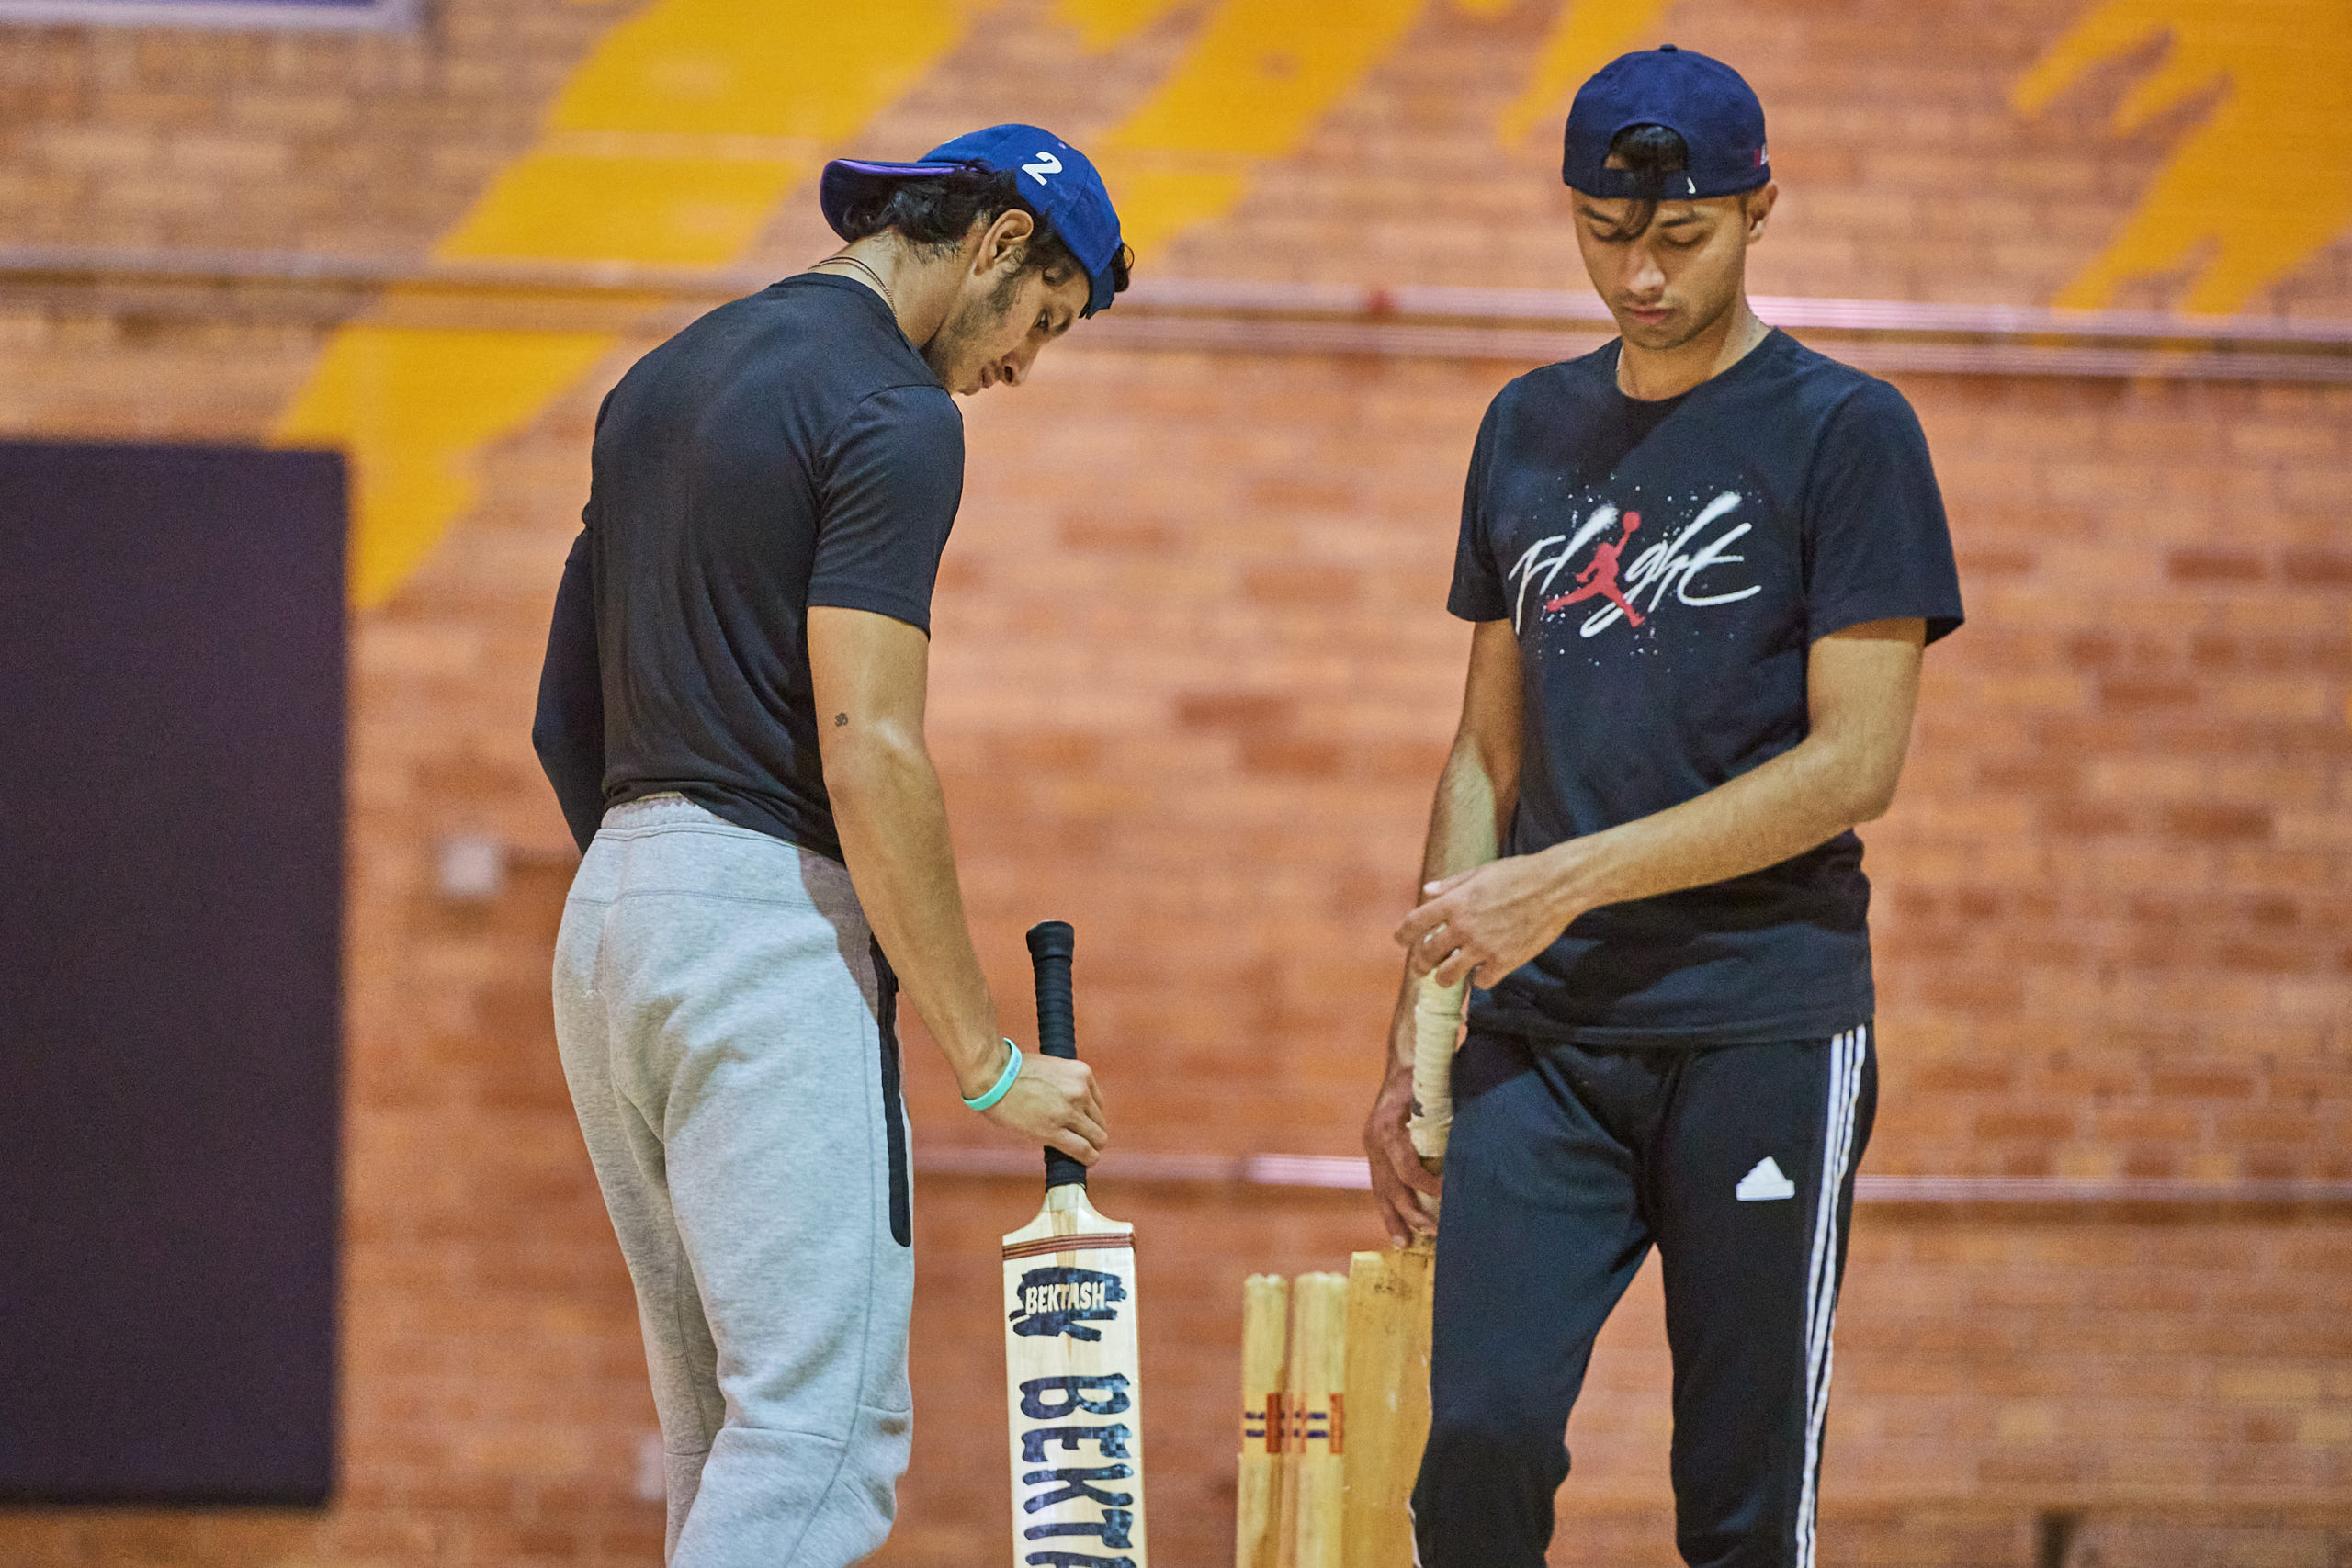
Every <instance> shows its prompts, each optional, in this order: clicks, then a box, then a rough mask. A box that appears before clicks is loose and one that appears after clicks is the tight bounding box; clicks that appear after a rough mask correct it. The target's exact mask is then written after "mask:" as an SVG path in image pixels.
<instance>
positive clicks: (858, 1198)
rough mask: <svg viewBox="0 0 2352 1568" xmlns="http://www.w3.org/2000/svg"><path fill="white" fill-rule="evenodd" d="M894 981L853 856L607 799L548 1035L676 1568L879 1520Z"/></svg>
mask: <svg viewBox="0 0 2352 1568" xmlns="http://www.w3.org/2000/svg"><path fill="white" fill-rule="evenodd" d="M896 1000H897V987H896V984H895V982H894V981H893V979H892V977H891V976H890V974H889V969H888V964H884V963H883V962H882V961H881V957H880V953H879V951H878V950H877V949H876V946H875V944H874V940H873V936H872V934H871V932H870V931H868V929H867V927H866V923H865V915H864V914H863V913H862V912H861V911H860V910H859V908H858V905H857V898H856V896H855V894H854V892H853V891H852V889H851V886H850V880H849V873H848V872H847V871H845V870H843V869H842V866H841V865H840V864H839V863H836V862H833V861H830V860H827V859H825V858H824V857H823V856H822V855H819V854H815V853H811V852H808V851H805V850H801V849H797V848H795V847H794V846H793V845H790V844H787V843H785V842H783V841H781V840H776V839H772V838H769V837H768V836H766V835H765V834H763V833H754V832H752V831H749V830H747V829H741V828H737V827H735V826H733V825H732V824H730V823H728V822H725V821H722V820H720V819H719V818H717V817H715V816H713V815H711V814H710V813H709V812H707V811H705V810H703V809H702V808H701V807H698V806H695V805H694V804H692V803H690V802H688V801H686V800H684V798H682V797H680V796H678V795H655V796H652V797H650V799H646V800H641V801H635V802H632V803H630V804H628V805H627V806H620V807H614V808H613V809H612V810H611V811H609V812H607V813H606V814H605V821H604V827H603V829H602V830H601V831H599V832H598V833H597V835H596V839H595V841H594V843H593V844H592V845H591V846H590V847H589V850H588V854H587V857H586V858H585V859H584V860H583V861H582V863H581V866H580V872H579V874H578V876H577V877H576V878H575V879H574V880H573V882H572V886H571V897H570V898H569V899H568V900H567V901H566V903H565V905H564V912H563V929H562V932H561V934H560V936H558V938H557V939H556V956H555V1021H556V1041H557V1044H558V1046H559V1048H560V1051H561V1053H562V1055H563V1071H564V1077H565V1078H566V1079H567V1080H568V1081H569V1083H570V1084H571V1101H572V1104H573V1106H574V1107H575V1108H576V1109H577V1110H578V1111H579V1113H580V1130H581V1132H582V1134H583V1135H584V1136H585V1137H586V1139H587V1142H588V1155H589V1158H590V1159H591V1161H593V1162H594V1166H595V1168H596V1179H597V1181H598V1183H599V1184H600V1185H601V1186H602V1187H603V1189H604V1193H605V1206H606V1207H607V1208H608V1209H609V1210H610V1211H611V1213H612V1217H613V1230H614V1232H615V1234H616V1235H618V1236H619V1238H620V1244H621V1252H622V1254H623V1256H624V1257H626V1258H627V1259H628V1271H629V1278H630V1279H631V1280H634V1281H635V1282H636V1285H637V1305H638V1314H639V1320H640V1322H641V1324H642V1326H643V1328H644V1332H645V1359H646V1363H647V1366H648V1368H649V1370H650V1372H651V1375H652V1381H653V1403H654V1407H655V1409H656V1410H657V1411H658V1412H659V1414H660V1416H661V1419H662V1447H663V1449H664V1450H665V1451H666V1453H667V1456H668V1482H669V1503H670V1522H669V1547H668V1555H669V1561H670V1562H672V1563H673V1564H674V1565H675V1568H835V1565H838V1564H846V1563H850V1562H856V1561H857V1560H858V1559H860V1558H862V1557H864V1556H865V1555H866V1554H867V1553H868V1552H870V1551H873V1550H874V1549H875V1548H876V1546H878V1545H880V1544H881V1541H882V1539H883V1537H884V1536H886V1535H887V1534H888V1533H889V1529H890V1519H891V1516H892V1513H893V1510H894V1508H895V1506H896V1497H895V1487H896V1484H897V1482H898V1478H899V1475H900V1474H901V1473H902V1472H904V1471H905V1469H906V1465H907V1444H908V1434H909V1427H910V1420H911V1415H912V1402H911V1399H910V1394H909V1391H908V1387H907V1317H908V1313H909V1311H910V1308H911V1306H912V1304H913V1296H914V1260H913V1254H912V1252H911V1251H910V1246H909V1241H910V1238H909V1234H908V1232H909V1213H908V1201H909V1199H908V1185H907V1163H906V1147H907V1145H906V1121H905V1116H904V1113H903V1111H902V1110H901V1108H900V1105H899V1048H898V1040H897V1034H896V1030H895V1028H894V1027H893V1025H894V1023H895V1020H894V1017H893V1013H894V1011H895V1008H896Z"/></svg>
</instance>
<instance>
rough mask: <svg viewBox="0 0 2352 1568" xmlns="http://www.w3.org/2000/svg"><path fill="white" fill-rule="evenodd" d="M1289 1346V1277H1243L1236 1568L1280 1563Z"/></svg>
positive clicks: (1274, 1567) (1276, 1566)
mask: <svg viewBox="0 0 2352 1568" xmlns="http://www.w3.org/2000/svg"><path fill="white" fill-rule="evenodd" d="M1289 1346H1290V1281H1289V1280H1285V1279H1283V1277H1282V1276H1281V1275H1279V1274H1252V1275H1250V1278H1248V1279H1247V1280H1243V1281H1242V1282H1241V1459H1240V1473H1239V1475H1238V1478H1237V1479H1238V1487H1237V1489H1236V1492H1235V1495H1234V1508H1233V1562H1234V1568H1281V1564H1282V1544H1283V1543H1282V1497H1283V1484H1282V1460H1283V1423H1284V1421H1285V1420H1286V1419H1287V1415H1286V1413H1285V1412H1284V1410H1283V1369H1284V1365H1285V1363H1286V1361H1287V1359H1288V1351H1289Z"/></svg>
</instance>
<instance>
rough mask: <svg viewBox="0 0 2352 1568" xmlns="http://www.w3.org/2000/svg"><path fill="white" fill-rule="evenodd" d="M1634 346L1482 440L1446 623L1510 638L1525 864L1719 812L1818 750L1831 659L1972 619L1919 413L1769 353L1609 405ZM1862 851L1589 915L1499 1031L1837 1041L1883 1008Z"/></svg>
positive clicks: (1517, 408)
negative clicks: (1815, 713)
mask: <svg viewBox="0 0 2352 1568" xmlns="http://www.w3.org/2000/svg"><path fill="white" fill-rule="evenodd" d="M1617 347H1618V345H1617V344H1613V343H1612V344H1609V345H1608V346H1606V347H1604V348H1602V349H1600V351H1598V352H1597V353H1594V354H1590V355H1586V356H1585V357H1584V358H1582V359H1577V360H1573V361H1570V362H1569V363H1567V364H1565V365H1553V366H1547V367H1544V369H1541V370H1537V371H1534V372H1532V374H1530V375H1526V376H1522V377H1521V378H1519V379H1518V380H1516V381H1513V382H1512V383H1511V384H1510V386H1508V387H1506V388H1504V389H1503V390H1502V392H1501V394H1500V395H1499V396H1498V397H1497V398H1496V399H1495V400H1494V403H1493V404H1492V406H1490V407H1489V408H1488V409H1487V418H1486V422H1485V423H1483V424H1482V425H1481V426H1480V427H1479V430H1478V444H1477V447H1476V452H1475V453H1474V455H1473V456H1472V457H1471V461H1470V479H1469V483H1468V486H1467V487H1466V490H1465V492H1464V497H1463V505H1462V538H1461V544H1460V546H1459V547H1458V549H1457V551H1456V554H1455V557H1454V569H1453V593H1452V595H1451V597H1450V598H1449V600H1448V602H1447V603H1448V607H1449V608H1450V609H1451V610H1452V611H1453V614H1455V615H1459V616H1461V617H1462V618H1464V620H1470V621H1500V620H1507V621H1509V622H1510V623H1511V625H1512V627H1513V628H1514V630H1515V631H1516V633H1517V635H1518V639H1519V648H1520V669H1521V682H1522V689H1523V692H1524V698H1525V700H1524V710H1523V711H1524V715H1525V716H1524V719H1523V722H1522V732H1521V761H1520V778H1519V805H1518V809H1517V811H1516V812H1515V813H1514V815H1513V817H1512V818H1511V822H1510V833H1509V841H1508V843H1507V845H1506V846H1505V852H1506V853H1510V854H1525V853H1529V852H1533V851H1537V850H1542V849H1545V848H1548V847H1549V846H1551V845H1553V844H1556V843H1560V842H1562V841H1563V840H1567V839H1572V838H1577V837H1579V836H1581V835H1584V834H1588V833H1595V832H1599V831H1600V830H1602V829H1607V828H1613V827H1616V826H1618V825H1619V824H1621V823H1624V822H1630V821H1633V820H1634V819H1635V818H1642V817H1646V816H1649V815H1650V814H1652V813H1654V812H1657V811H1661V810H1664V809H1665V808H1666V807H1670V806H1674V805H1677V804H1679V803H1680V802H1682V801H1685V800H1689V799H1691V797H1692V796H1694V795H1702V794H1704V793H1705V792H1706V791H1708V790H1710V789H1713V788H1714V787H1715V786H1716V785H1718V784H1723V783H1724V782H1725V781H1727V780H1729V779H1732V778H1734V777H1736V776H1737V775H1739V774H1741V773H1746V772H1747V771H1748V770H1749V769H1751V768H1754V767H1757V766H1758V765H1759V764H1761V763H1763V762H1765V761H1770V759H1771V758H1773V757H1776V756H1779V755H1780V754H1781V752H1783V751H1786V750H1790V749H1791V748H1792V747H1793V746H1795V745H1796V744H1797V743H1798V742H1799V741H1801V740H1803V739H1804V737H1805V734H1806V728H1807V718H1806V708H1805V661H1806V657H1807V654H1808V651H1809V650H1810V649H1811V647H1812V645H1813V643H1814V641H1815V639H1816V638H1818V637H1826V636H1827V635H1828V634H1829V633H1831V632H1835V631H1838V630H1840V629H1842V628H1844V627H1847V626H1855V625H1858V624H1860V623H1861V622H1864V621H1874V620H1886V619H1894V618H1897V617H1911V616H1918V617H1922V618H1924V619H1925V620H1926V622H1927V628H1928V633H1927V635H1928V640H1929V641H1933V640H1935V639H1936V638H1938V637H1942V636H1944V635H1945V634H1946V633H1948V632H1950V631H1951V630H1952V629H1953V628H1954V627H1956V626H1959V625H1960V622H1961V606H1960V583H1959V577H1958V574H1957V572H1956V571H1955V570H1953V566H1952V553H1951V536H1950V534H1949V532H1948V531H1947V529H1946V526H1945V523H1944V511H1943V502H1942V500H1941V498H1940V496H1939V494H1938V492H1937V489H1936V479H1935V473H1934V470H1933V468H1931V467H1930V466H1929V463H1928V446H1927V440H1926V437H1925V436H1924V435H1923V434H1921V433H1920V430H1919V422H1918V420H1917V418H1916V417H1914V416H1913V414H1912V412H1911V408H1910V405H1909V404H1908V403H1906V402H1905V401H1904V400H1903V396H1902V394H1901V393H1899V392H1897V391H1896V390H1895V389H1894V388H1892V387H1890V386H1888V385H1886V383H1884V382H1883V381H1878V380H1874V379H1872V378H1870V377H1868V376H1865V375H1863V374H1862V373H1860V371H1857V370H1854V369H1851V368H1849V367H1846V366H1843V365H1840V364H1838V363H1837V362H1836V361H1835V360H1832V359H1828V358H1825V357H1824V356H1823V355H1818V354H1815V353H1814V352H1813V351H1812V350H1811V349H1808V348H1806V347H1804V345H1803V344H1799V343H1797V342H1796V341H1795V340H1794V339H1793V338H1791V337H1789V336H1788V335H1787V334H1786V333H1780V332H1774V333H1771V334H1770V336H1769V337H1767V338H1766V339H1765V341H1764V342H1763V343H1762V344H1758V346H1757V347H1756V348H1755V349H1754V350H1753V351H1752V352H1750V353H1749V354H1748V355H1747V357H1745V358H1744V359H1741V360H1740V361H1739V362H1738V363H1737V364H1736V365H1734V366H1733V367H1731V368H1729V369H1728V370H1725V371H1724V372H1723V373H1722V374H1721V375H1719V376H1716V377H1714V378H1711V379H1709V380H1706V381H1702V382H1701V383H1700V384H1699V385H1698V386H1697V387H1695V388H1693V389H1691V390H1690V391H1689V392H1686V393H1684V394H1683V395H1682V396H1680V397H1679V398H1673V399H1668V400H1664V401H1657V402H1643V401H1639V400H1634V399H1632V398H1628V397H1626V396H1625V395H1624V394H1623V392H1621V391H1619V390H1618V389H1617ZM1861 861H1862V846H1861V842H1860V840H1858V839H1856V838H1855V837H1854V835H1853V834H1852V833H1850V832H1849V833H1840V834H1839V835H1838V837H1837V838H1835V839H1833V840H1830V841H1829V842H1827V843H1826V844H1824V845H1822V846H1821V847H1820V848H1818V849H1815V850H1812V851H1810V852H1806V853H1804V854H1801V855H1798V856H1797V857H1795V858H1794V859H1792V860H1789V861H1784V862H1782V863H1781V864H1779V865H1775V866H1770V867H1768V868H1766V869H1765V870H1762V871H1758V872H1755V873H1752V874H1748V875H1746V876H1741V877H1736V878H1734V879H1732V880H1730V881H1728V882H1721V883H1716V884H1713V886H1705V887H1695V888H1690V889H1687V890H1685V891H1683V892H1679V893H1671V894H1667V895H1665V896H1663V897H1656V898H1644V899H1637V900H1634V901H1632V902H1628V903H1622V904H1612V905H1607V906H1604V907H1602V908H1598V909H1594V910H1592V911H1590V912H1589V913H1587V914H1586V915H1584V916H1582V917H1580V918H1579V919H1577V921H1576V922H1575V923H1574V924H1572V925H1570V926H1569V927H1568V929H1567V931H1566V932H1564V933H1563V934H1562V935H1561V937H1560V938H1559V940H1558V941H1556V942H1554V943H1553V944H1552V945H1551V946H1550V947H1549V948H1548V949H1546V950H1545V951H1544V953H1541V954H1539V955H1538V956H1537V957H1536V958H1535V959H1534V960H1533V961H1532V962H1531V963H1529V964H1524V965H1522V966H1521V967H1520V968H1519V969H1516V970H1514V971H1512V972H1511V973H1510V975H1509V976H1504V977H1503V978H1502V979H1501V980H1500V981H1499V982H1498V984H1497V985H1496V986H1495V987H1494V988H1493V989H1492V990H1491V991H1483V992H1474V993H1473V997H1472V1006H1471V1019H1472V1021H1473V1022H1474V1023H1476V1024H1478V1025H1481V1026H1483V1027H1487V1028H1492V1029H1498V1030H1506V1031H1511V1032H1519V1033H1522V1034H1529V1035H1533V1036H1536V1037H1538V1038H1548V1039H1563V1040H1571V1041H1575V1042H1577V1043H1581V1044H1587V1045H1600V1046H1609V1045H1628V1046H1631V1045H1661V1044H1688V1045H1711V1044H1714V1045H1721V1044H1736V1043H1750V1042H1759V1041H1768V1040H1792V1039H1802V1038H1807V1037H1812V1036H1819V1035H1826V1034H1832V1033H1835V1032H1838V1031H1840V1030H1843V1029H1848V1028H1851V1027H1852V1026H1853V1025H1855V1024H1857V1023H1860V1022H1863V1021H1867V1020H1868V1019H1869V1018H1870V1016H1871V1011H1872V1005H1873V1004H1872V995H1871V959H1870V936H1869V931H1868V927H1867V924H1866V921H1865V916H1866V914H1867V911H1868V909H1869V906H1870V884H1869V883H1868V881H1867V880H1865V879H1864V877H1863V875H1862V867H1861Z"/></svg>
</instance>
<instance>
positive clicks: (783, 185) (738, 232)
mask: <svg viewBox="0 0 2352 1568" xmlns="http://www.w3.org/2000/svg"><path fill="white" fill-rule="evenodd" d="M819 166H820V165H819V164H816V163H815V162H813V161H802V160H795V161H792V162H788V163H787V162H783V161H778V160H774V159H765V158H763V159H748V158H746V159H720V158H626V157H616V156H612V155H610V154H606V155H604V156H598V157H580V156H577V155H573V154H569V153H548V152H537V153H533V154H531V155H530V156H529V157H527V158H526V159H524V160H523V161H522V162H520V163H518V164H512V165H510V166H509V167H508V168H507V169H506V171H505V172H504V173H503V174H502V175H500V176H499V177H498V180H497V181H496V183H494V184H493V185H492V186H491V189H490V192H489V195H488V196H487V197H485V198H484V199H483V200H482V201H481V203H479V204H478V205H477V206H476V207H475V208H474V209H473V212H472V213H471V215H469V217H468V218H467V220H466V221H465V223H464V224H462V225H461V226H460V227H459V228H458V230H457V231H456V232H454V233H452V234H450V235H449V237H448V238H447V239H445V240H444V241H442V242H441V244H440V247H439V249H438V251H437V253H436V254H439V255H441V256H442V257H444V258H447V259H459V258H468V259H469V258H478V257H493V256H494V257H513V256H528V257H531V258H533V259H535V260H543V261H555V260H561V261H631V262H643V263H650V264H658V265H671V266H715V265H722V264H724V263H726V262H729V261H731V260H733V259H734V258H735V257H737V256H739V255H741V254H743V251H744V249H745V247H747V246H749V245H750V244H751V243H752V241H753V240H755V239H757V238H758V237H759V232H760V231H761V230H762V229H763V228H764V227H766V225H767V220H768V215H769V214H770V213H772V212H774V211H775V205H776V203H777V202H779V201H781V200H782V199H784V195H785V193H786V191H788V190H790V189H791V188H792V187H793V186H797V185H798V184H799V183H800V182H801V181H802V180H804V179H806V178H808V177H809V175H813V174H815V173H816V172H817V169H818V168H819Z"/></svg>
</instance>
